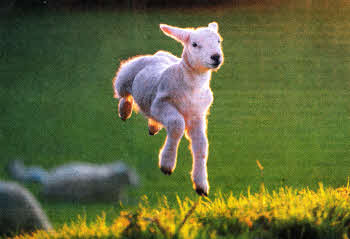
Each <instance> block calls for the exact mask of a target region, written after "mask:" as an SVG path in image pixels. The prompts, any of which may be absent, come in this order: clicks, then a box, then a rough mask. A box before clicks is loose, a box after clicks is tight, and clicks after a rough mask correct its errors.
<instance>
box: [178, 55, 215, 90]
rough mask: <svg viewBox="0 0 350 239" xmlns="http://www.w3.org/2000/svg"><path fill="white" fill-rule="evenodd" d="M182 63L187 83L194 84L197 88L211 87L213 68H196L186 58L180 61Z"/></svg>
mask: <svg viewBox="0 0 350 239" xmlns="http://www.w3.org/2000/svg"><path fill="white" fill-rule="evenodd" d="M180 65H181V66H182V69H183V73H184V76H185V79H186V83H188V84H189V86H193V87H195V88H197V89H200V88H203V87H205V88H209V83H210V78H211V70H203V71H199V70H196V69H194V68H193V67H192V66H191V65H190V64H189V63H188V62H186V60H185V59H182V60H181V61H180Z"/></svg>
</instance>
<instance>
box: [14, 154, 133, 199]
mask: <svg viewBox="0 0 350 239" xmlns="http://www.w3.org/2000/svg"><path fill="white" fill-rule="evenodd" d="M9 173H10V175H11V176H12V177H13V178H15V179H17V180H20V181H22V182H37V183H40V184H42V186H43V188H42V190H41V195H42V196H43V197H45V198H49V199H55V200H56V199H57V200H70V201H118V200H122V201H124V200H126V194H125V193H126V189H127V187H128V186H138V185H139V177H138V175H137V174H136V172H135V170H134V169H131V168H129V167H128V166H127V165H126V164H125V163H123V162H115V163H110V164H104V165H96V164H92V163H80V162H73V163H68V164H64V165H62V166H59V167H57V168H54V169H52V170H50V171H46V170H44V169H43V168H41V167H38V166H35V167H26V166H24V165H23V163H22V162H21V161H19V160H15V161H13V162H11V164H10V165H9Z"/></svg>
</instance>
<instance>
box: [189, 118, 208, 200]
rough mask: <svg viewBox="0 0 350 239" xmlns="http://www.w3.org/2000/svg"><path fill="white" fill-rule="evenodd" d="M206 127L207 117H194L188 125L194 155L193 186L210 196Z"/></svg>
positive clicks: (197, 190)
mask: <svg viewBox="0 0 350 239" xmlns="http://www.w3.org/2000/svg"><path fill="white" fill-rule="evenodd" d="M206 128H207V126H206V119H205V118H196V119H192V120H190V121H189V123H188V126H187V132H188V136H189V138H190V142H191V149H192V157H193V164H192V173H191V176H192V181H193V188H194V189H195V190H196V192H197V193H198V194H199V195H204V196H208V193H209V183H208V174H207V160H208V139H207V133H206Z"/></svg>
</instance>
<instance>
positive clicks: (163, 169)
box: [160, 167, 173, 175]
mask: <svg viewBox="0 0 350 239" xmlns="http://www.w3.org/2000/svg"><path fill="white" fill-rule="evenodd" d="M160 171H162V173H164V174H165V175H171V174H172V173H173V171H172V170H171V169H169V168H165V167H163V168H160Z"/></svg>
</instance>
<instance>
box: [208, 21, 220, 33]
mask: <svg viewBox="0 0 350 239" xmlns="http://www.w3.org/2000/svg"><path fill="white" fill-rule="evenodd" d="M208 27H209V28H210V29H211V30H213V31H214V32H218V30H219V25H218V23H217V22H211V23H209V24H208Z"/></svg>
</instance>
